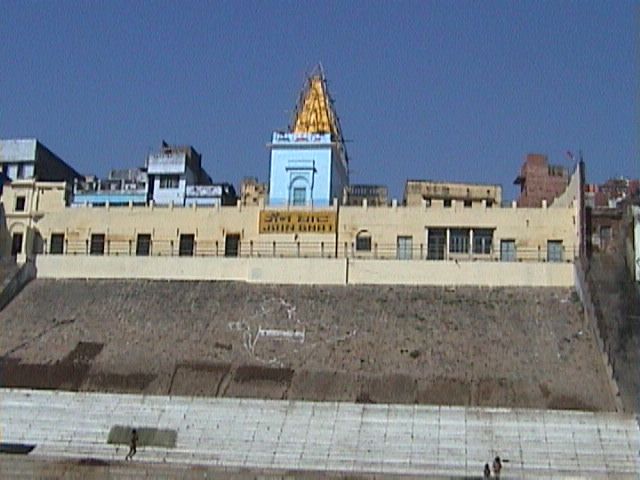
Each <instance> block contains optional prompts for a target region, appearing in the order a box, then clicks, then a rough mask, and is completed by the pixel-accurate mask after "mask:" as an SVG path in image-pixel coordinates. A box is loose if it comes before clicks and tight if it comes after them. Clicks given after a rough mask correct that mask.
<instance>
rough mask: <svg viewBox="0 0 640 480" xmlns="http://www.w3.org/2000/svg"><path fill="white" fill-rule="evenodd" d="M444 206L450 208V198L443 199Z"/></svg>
mask: <svg viewBox="0 0 640 480" xmlns="http://www.w3.org/2000/svg"><path fill="white" fill-rule="evenodd" d="M444 206H445V208H451V199H450V198H445V199H444Z"/></svg>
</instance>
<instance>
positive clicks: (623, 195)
mask: <svg viewBox="0 0 640 480" xmlns="http://www.w3.org/2000/svg"><path fill="white" fill-rule="evenodd" d="M638 199H640V180H638V179H635V180H632V179H628V178H624V177H620V178H610V179H609V180H607V181H606V182H605V183H603V184H601V185H597V184H589V185H585V203H586V206H587V207H591V208H600V207H606V208H616V207H617V206H618V204H620V203H621V202H623V201H630V202H633V201H634V200H635V201H637V200H638Z"/></svg>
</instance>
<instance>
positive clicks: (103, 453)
mask: <svg viewBox="0 0 640 480" xmlns="http://www.w3.org/2000/svg"><path fill="white" fill-rule="evenodd" d="M0 411H1V412H2V415H0V428H1V431H2V434H3V442H14V443H28V444H35V445H36V448H35V449H34V450H33V452H32V453H31V454H29V457H30V458H31V457H33V458H57V459H65V460H67V461H69V462H72V463H73V462H76V463H77V461H79V460H81V459H95V460H99V461H103V462H109V463H110V464H114V463H118V462H122V461H123V459H124V456H125V455H126V453H127V451H128V445H126V444H121V445H113V444H108V443H107V438H108V436H109V431H110V430H111V428H112V427H113V426H116V425H119V426H131V427H145V428H158V429H169V430H176V432H177V439H176V444H175V448H166V447H163V448H160V447H154V446H145V445H144V444H142V442H141V445H140V446H139V448H138V454H137V455H136V457H135V463H136V464H138V463H144V464H157V465H173V466H177V467H179V466H183V467H185V468H186V467H188V466H192V465H199V466H203V467H210V468H217V469H226V468H232V469H249V470H255V471H289V470H295V471H307V472H333V473H335V474H339V473H343V474H349V473H355V474H372V475H373V474H375V475H380V474H382V475H410V476H411V475H414V476H424V475H427V476H429V475H444V476H453V477H458V476H459V477H464V476H475V475H478V474H479V473H481V472H482V467H483V465H484V463H485V462H489V463H490V462H491V460H492V459H493V457H494V456H496V455H500V456H501V457H503V458H504V459H505V460H506V461H505V470H504V473H505V475H512V476H515V477H527V476H532V477H535V476H543V477H547V476H551V477H554V476H560V477H563V476H571V475H585V476H588V477H589V478H609V477H611V476H616V478H626V477H629V478H636V477H637V476H638V475H639V474H640V466H639V459H638V452H639V449H640V432H639V430H638V424H637V423H636V421H635V419H634V418H633V417H632V416H629V415H623V414H616V413H591V412H574V411H548V410H547V411H542V410H516V409H497V408H493V409H491V408H463V407H438V406H417V405H416V406H414V405H382V404H378V405H373V404H368V405H362V404H350V403H332V402H326V403H317V402H293V401H274V400H254V399H229V398H198V397H163V396H157V397H151V396H136V395H117V394H95V393H74V392H61V391H35V390H12V389H0ZM1 458H2V457H0V460H1ZM505 478H507V477H506V476H505Z"/></svg>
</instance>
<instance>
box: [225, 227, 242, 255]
mask: <svg viewBox="0 0 640 480" xmlns="http://www.w3.org/2000/svg"><path fill="white" fill-rule="evenodd" d="M239 252H240V234H238V233H232V234H229V235H227V236H226V237H224V256H225V257H237V256H238V254H239Z"/></svg>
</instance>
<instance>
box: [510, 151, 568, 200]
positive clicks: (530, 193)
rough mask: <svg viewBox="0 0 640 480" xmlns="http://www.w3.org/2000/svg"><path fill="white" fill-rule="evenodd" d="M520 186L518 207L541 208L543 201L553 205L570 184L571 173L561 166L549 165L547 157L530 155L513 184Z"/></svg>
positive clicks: (535, 154) (536, 154)
mask: <svg viewBox="0 0 640 480" xmlns="http://www.w3.org/2000/svg"><path fill="white" fill-rule="evenodd" d="M513 183H514V184H515V185H520V196H519V197H518V206H520V207H541V206H542V201H543V200H544V201H546V202H547V204H551V203H553V201H554V199H555V198H556V197H557V196H559V195H560V194H562V192H564V191H565V190H566V188H567V184H568V183H569V171H568V169H567V168H565V167H563V166H560V165H549V161H548V160H547V156H546V155H541V154H538V153H530V154H529V155H527V158H526V160H525V162H524V164H523V165H522V168H521V169H520V174H519V175H518V176H517V177H516V179H515V180H514V182H513Z"/></svg>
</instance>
